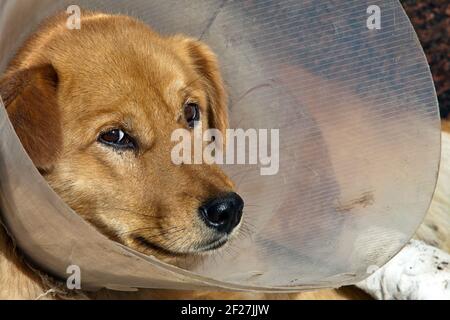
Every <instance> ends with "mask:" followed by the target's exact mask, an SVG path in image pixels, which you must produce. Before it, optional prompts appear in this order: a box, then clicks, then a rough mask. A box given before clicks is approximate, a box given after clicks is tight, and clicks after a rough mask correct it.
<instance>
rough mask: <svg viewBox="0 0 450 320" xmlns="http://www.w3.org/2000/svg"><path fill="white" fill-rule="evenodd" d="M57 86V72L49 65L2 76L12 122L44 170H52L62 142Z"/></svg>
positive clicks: (2, 92)
mask: <svg viewBox="0 0 450 320" xmlns="http://www.w3.org/2000/svg"><path fill="white" fill-rule="evenodd" d="M57 86H58V75H57V73H56V71H55V69H54V68H53V67H52V66H51V65H49V64H45V65H42V66H38V67H32V68H29V69H24V70H18V71H15V72H10V73H7V74H6V75H5V76H4V77H3V78H1V79H0V96H1V97H2V99H3V102H4V104H5V106H6V110H7V112H8V115H9V118H10V120H11V123H12V125H13V127H14V129H15V131H16V133H17V135H18V136H19V138H20V141H21V142H22V145H23V146H24V148H25V150H26V151H27V152H28V155H29V156H30V158H31V159H32V160H33V162H34V164H35V166H36V167H37V168H38V169H40V170H43V171H48V170H51V168H52V166H53V164H54V162H55V161H56V159H57V157H58V152H59V150H60V148H61V145H62V130H61V122H60V110H59V108H58V105H57V97H56V92H57Z"/></svg>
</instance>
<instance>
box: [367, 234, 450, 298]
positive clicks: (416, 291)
mask: <svg viewBox="0 0 450 320" xmlns="http://www.w3.org/2000/svg"><path fill="white" fill-rule="evenodd" d="M449 263H450V255H449V254H448V253H446V252H444V251H442V250H440V249H437V248H435V247H432V246H429V245H427V244H425V243H423V242H421V241H417V240H411V241H410V243H409V244H408V245H407V246H406V247H405V248H404V249H403V250H402V251H401V252H400V253H399V254H398V255H397V256H395V257H394V258H393V259H392V260H391V261H390V262H389V263H387V264H386V265H385V266H384V267H383V268H381V269H379V270H377V271H376V272H375V273H374V274H373V275H372V276H370V277H369V278H368V279H366V280H365V281H363V282H362V283H360V284H358V287H359V288H361V289H362V290H364V291H366V292H367V293H369V294H370V295H371V296H373V297H374V298H376V299H380V300H393V299H396V300H431V299H439V300H450V266H449Z"/></svg>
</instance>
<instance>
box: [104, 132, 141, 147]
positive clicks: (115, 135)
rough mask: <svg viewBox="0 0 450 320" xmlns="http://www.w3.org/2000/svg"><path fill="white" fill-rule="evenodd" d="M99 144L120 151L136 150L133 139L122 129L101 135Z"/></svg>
mask: <svg viewBox="0 0 450 320" xmlns="http://www.w3.org/2000/svg"><path fill="white" fill-rule="evenodd" d="M98 140H99V142H101V143H103V144H105V145H107V146H110V147H114V148H118V149H134V148H135V147H136V145H135V142H134V140H133V138H131V137H130V136H129V135H128V134H127V133H126V132H124V131H123V130H121V129H113V130H110V131H107V132H104V133H102V134H100V137H99V139H98Z"/></svg>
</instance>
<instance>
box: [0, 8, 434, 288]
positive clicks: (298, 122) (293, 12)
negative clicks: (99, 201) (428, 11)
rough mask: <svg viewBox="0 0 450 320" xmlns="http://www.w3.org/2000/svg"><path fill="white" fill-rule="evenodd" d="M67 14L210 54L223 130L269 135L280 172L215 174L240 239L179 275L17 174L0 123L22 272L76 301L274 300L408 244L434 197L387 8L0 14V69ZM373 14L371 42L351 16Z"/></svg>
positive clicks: (409, 31) (7, 132)
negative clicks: (110, 294) (255, 295)
mask: <svg viewBox="0 0 450 320" xmlns="http://www.w3.org/2000/svg"><path fill="white" fill-rule="evenodd" d="M69 4H80V5H81V6H82V7H85V8H91V9H95V8H97V9H100V10H105V11H109V12H118V13H126V14H130V15H134V16H136V17H139V18H141V19H142V20H144V21H146V22H147V23H148V24H150V25H151V26H152V27H153V28H154V29H156V30H157V31H159V32H161V33H163V34H173V33H185V34H188V35H191V36H193V37H197V38H199V39H201V40H203V41H205V42H206V43H207V44H209V45H210V46H211V47H212V48H213V50H214V51H215V52H216V53H217V55H218V57H219V60H220V63H221V68H222V72H223V75H224V78H225V80H226V83H227V87H228V91H229V94H230V98H231V99H230V116H231V127H232V128H244V129H248V128H255V129H279V133H280V153H279V155H280V169H279V173H278V174H277V175H273V176H261V175H260V167H259V166H227V167H226V168H225V169H226V170H227V171H228V172H229V173H230V175H231V176H232V177H234V178H235V182H236V183H237V185H238V189H239V192H240V193H241V194H242V195H243V197H244V198H245V201H246V203H247V204H248V206H247V208H248V209H247V210H246V212H245V220H244V223H245V225H246V226H247V228H246V229H247V231H246V232H245V235H244V236H242V237H239V238H237V239H236V240H235V241H232V243H231V244H230V246H229V247H228V249H227V250H225V251H224V252H222V253H221V254H219V255H214V256H212V257H211V259H210V260H207V261H206V262H205V263H204V264H203V265H202V266H199V267H198V268H196V269H195V270H189V271H186V270H181V269H177V268H175V267H173V266H168V265H165V264H164V263H161V262H159V261H157V260H155V259H153V258H151V257H145V256H142V255H140V254H138V253H135V252H133V251H132V250H129V249H127V248H124V247H122V246H120V245H118V244H116V243H114V242H111V241H109V240H107V239H106V238H104V237H103V236H101V235H100V234H99V233H98V232H97V231H95V230H94V229H93V228H91V227H89V226H88V225H87V224H86V223H85V222H84V221H83V220H82V219H81V218H79V217H78V216H77V215H76V214H75V213H74V212H73V211H71V210H70V209H69V208H68V207H67V206H66V205H65V204H64V203H63V202H62V201H61V200H60V199H59V198H58V197H57V196H56V194H54V193H53V192H52V191H51V189H50V188H49V187H48V185H47V184H46V183H45V181H44V180H43V179H42V178H41V177H40V176H39V174H38V173H37V172H36V170H35V169H34V168H33V166H32V164H31V162H30V160H29V159H28V157H27V156H26V155H25V153H24V151H23V149H22V148H21V146H20V145H19V143H18V140H17V138H16V137H15V135H14V133H13V131H12V130H11V127H10V124H9V121H8V120H7V117H6V115H5V112H4V110H3V108H2V110H1V112H0V130H1V133H0V134H1V137H2V139H1V141H0V156H1V157H0V160H1V161H0V194H1V205H2V211H3V220H4V222H5V224H6V225H7V227H8V228H9V230H10V232H11V233H12V234H13V236H14V237H15V239H16V241H17V243H18V245H19V246H20V247H21V248H22V249H23V250H24V251H25V252H26V253H27V254H28V255H29V257H31V258H32V259H33V260H34V261H35V262H36V263H37V264H39V265H41V266H43V267H45V268H46V270H48V271H49V272H51V273H53V274H56V275H58V276H60V277H65V271H66V268H67V266H68V265H71V264H77V265H79V266H80V267H81V269H82V271H83V283H84V284H85V287H86V286H88V287H90V288H100V287H109V288H114V289H127V288H137V287H145V288H155V287H162V288H180V289H187V288H192V289H195V288H197V289H201V288H207V287H213V288H222V289H229V290H264V291H279V290H281V291H289V290H301V289H308V288H319V287H334V286H339V285H343V284H349V283H355V282H357V281H359V280H362V279H363V278H365V277H366V276H367V275H368V273H367V270H368V269H369V270H373V269H371V268H373V267H374V266H375V267H376V266H382V265H383V264H384V263H385V262H387V261H388V260H389V259H390V258H391V257H392V256H393V255H395V254H396V253H397V252H398V251H399V250H400V249H401V248H402V246H403V245H404V244H405V243H406V242H407V241H408V240H409V238H410V237H411V236H412V235H413V233H414V231H415V230H416V228H417V227H418V225H419V224H420V222H421V221H422V219H423V217H424V215H425V213H426V211H427V208H428V206H429V203H430V200H431V197H432V193H433V191H434V187H435V182H436V176H437V172H438V163H439V155H440V128H439V117H438V109H437V101H436V97H435V92H434V88H433V84H432V81H431V76H430V73H429V69H428V66H427V63H426V61H425V57H424V55H423V52H422V49H421V47H420V44H419V42H418V40H417V38H416V35H415V33H414V31H413V28H412V27H411V25H410V23H409V20H408V18H407V17H406V15H405V13H404V12H403V10H402V8H401V6H400V4H399V3H398V2H397V1H374V0H370V1H295V0H293V1H279V0H277V1H275V0H274V1H266V0H265V1H252V0H250V1H215V0H204V1H202V0H196V1H187V0H186V1H179V0H176V1H175V0H169V1H136V0H134V1H121V2H118V1H92V0H89V1H74V0H71V1H50V0H19V1H11V0H0V70H2V71H3V70H4V68H5V67H6V65H7V62H8V61H9V59H10V58H11V56H12V55H13V53H14V52H15V50H16V49H17V48H18V46H19V45H20V44H21V43H22V41H23V40H24V39H26V37H27V36H28V35H29V34H30V32H31V31H32V30H33V29H34V28H35V27H36V25H37V24H38V23H39V22H40V21H41V20H42V19H43V18H44V17H46V16H48V15H49V14H51V13H53V12H55V11H56V10H60V9H65V8H67V6H68V5H69ZM369 5H378V6H379V7H380V8H381V17H382V20H381V29H380V30H369V29H368V28H367V24H366V21H367V18H368V17H369V14H368V13H367V8H368V7H369Z"/></svg>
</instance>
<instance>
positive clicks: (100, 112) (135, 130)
mask: <svg viewBox="0 0 450 320" xmlns="http://www.w3.org/2000/svg"><path fill="white" fill-rule="evenodd" d="M64 19H65V18H64V16H59V17H58V18H55V19H52V20H51V21H50V22H48V23H47V24H45V25H44V26H43V27H42V28H41V29H40V31H38V32H37V33H36V34H35V35H34V36H33V37H32V38H31V39H30V40H29V41H28V42H27V44H26V45H25V46H24V47H23V48H22V49H21V50H20V52H19V54H18V55H17V56H16V58H15V60H14V61H13V63H12V65H11V67H10V69H9V70H8V72H7V73H6V75H5V76H4V77H3V78H2V79H1V81H0V94H1V96H2V97H3V100H4V103H5V105H6V107H7V111H8V114H9V116H10V119H11V121H12V123H13V125H14V127H15V130H16V132H17V134H18V136H19V137H20V139H21V141H22V144H23V145H24V147H25V149H26V150H27V152H28V154H29V155H30V157H31V158H32V160H33V161H34V163H35V165H36V166H37V167H38V169H39V170H40V171H41V172H42V174H43V175H44V177H45V178H46V179H47V180H48V181H49V183H50V185H51V186H52V187H53V188H54V189H55V191H56V192H57V193H58V194H59V195H60V196H61V197H62V198H63V199H64V200H65V201H66V202H67V203H68V204H69V205H70V206H71V207H72V208H73V209H74V210H75V211H76V212H77V213H79V214H80V215H82V216H83V217H84V218H85V219H86V220H87V221H89V222H91V223H92V224H93V225H95V226H96V227H97V228H98V229H99V230H100V231H102V232H103V233H105V234H106V235H107V236H109V237H111V238H112V239H114V240H117V241H119V242H121V243H123V244H125V245H128V246H130V247H132V248H135V249H137V250H139V251H141V252H144V253H151V254H154V255H157V256H160V257H162V258H166V259H168V258H169V257H173V256H180V255H181V256H184V255H189V254H196V253H200V252H208V251H211V250H214V249H217V248H219V247H221V246H222V245H224V244H225V243H226V242H227V241H228V239H229V238H230V236H231V235H233V234H234V233H235V232H236V230H237V229H238V227H239V225H240V222H241V217H242V210H243V205H244V204H243V200H242V199H241V198H240V197H239V196H238V195H237V194H236V193H235V192H234V187H233V183H232V182H231V181H230V180H229V179H228V178H227V176H226V175H225V174H224V173H223V172H222V170H221V169H220V168H219V167H217V166H215V165H207V164H202V165H187V164H183V165H175V164H174V163H173V161H172V159H171V153H172V149H173V147H174V145H175V143H174V142H172V141H171V135H172V133H173V132H174V130H177V129H180V128H185V129H186V130H191V131H192V130H193V126H194V124H195V123H196V122H201V124H202V128H203V130H206V129H208V128H216V129H218V130H220V131H222V132H223V131H224V130H225V129H226V128H227V101H226V94H225V90H224V87H223V83H222V79H221V76H220V73H219V68H218V64H217V61H216V58H215V56H214V54H213V53H212V52H211V50H210V49H209V48H208V47H207V46H206V45H204V44H202V43H200V42H198V41H196V40H193V39H190V38H186V37H183V36H173V37H161V36H159V35H157V34H156V33H154V32H153V31H152V30H150V29H149V28H148V27H147V26H146V25H144V24H142V23H140V22H138V21H136V20H133V19H131V18H128V17H124V16H110V15H103V14H95V13H85V16H84V17H83V19H82V24H81V29H80V30H69V29H67V28H66V26H65V23H64Z"/></svg>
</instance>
